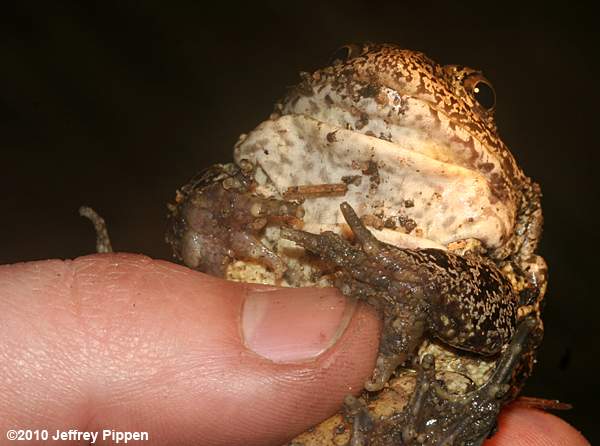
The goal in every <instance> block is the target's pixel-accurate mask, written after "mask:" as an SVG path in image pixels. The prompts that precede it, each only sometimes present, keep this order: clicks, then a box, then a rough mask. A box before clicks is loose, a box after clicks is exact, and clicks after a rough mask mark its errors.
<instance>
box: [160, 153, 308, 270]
mask: <svg viewBox="0 0 600 446" xmlns="http://www.w3.org/2000/svg"><path fill="white" fill-rule="evenodd" d="M252 178H253V171H252V170H251V167H250V168H249V167H248V166H247V165H243V166H242V167H238V166H236V165H233V164H226V165H216V166H213V167H212V168H210V169H208V170H207V171H206V172H204V173H203V174H202V175H201V176H199V177H198V178H196V179H195V180H193V181H192V182H190V183H189V184H188V185H186V186H185V187H183V188H182V189H181V190H180V191H179V193H178V196H177V199H176V204H175V205H173V206H171V209H170V210H171V215H170V230H169V232H168V234H167V242H169V243H170V244H171V246H172V247H173V251H174V252H175V255H176V256H177V257H179V258H180V259H181V260H183V262H184V263H185V264H186V265H187V266H189V267H190V268H194V269H198V270H200V271H203V272H207V273H210V274H213V275H217V276H224V274H225V271H226V269H227V266H228V265H229V264H230V263H231V262H232V261H234V260H238V259H240V260H241V259H245V260H256V261H258V262H259V263H262V264H264V265H266V266H267V267H269V268H270V269H271V270H272V271H274V272H275V275H276V276H277V277H281V276H282V274H283V272H284V271H285V265H284V264H283V262H282V261H281V259H280V258H279V257H278V256H277V255H276V254H275V253H274V252H272V251H271V250H270V249H269V248H268V247H266V246H265V245H263V244H262V243H261V241H260V235H261V233H262V231H263V230H264V228H265V227H266V225H267V224H268V223H269V222H271V221H273V220H277V221H279V222H282V223H289V224H294V223H297V222H299V221H300V219H301V218H302V216H303V210H302V207H301V206H300V204H298V203H294V202H291V201H285V200H279V199H275V198H264V197H260V196H258V195H255V194H253V192H252V191H253V188H254V187H255V184H254V183H253V179H252Z"/></svg>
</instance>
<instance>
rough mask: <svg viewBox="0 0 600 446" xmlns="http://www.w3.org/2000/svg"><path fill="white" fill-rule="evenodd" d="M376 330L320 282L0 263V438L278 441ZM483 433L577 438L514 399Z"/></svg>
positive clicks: (160, 268) (500, 441)
mask: <svg viewBox="0 0 600 446" xmlns="http://www.w3.org/2000/svg"><path fill="white" fill-rule="evenodd" d="M378 335H379V321H378V318H377V316H376V314H375V313H374V312H373V311H372V309H371V308H369V307H368V306H363V305H357V306H356V307H355V306H354V305H353V304H351V303H349V301H347V300H346V299H345V298H343V297H342V296H341V295H340V294H339V292H337V291H336V290H333V289H316V288H310V289H302V290H298V289H275V288H271V287H264V286H257V285H250V284H239V283H232V282H226V281H223V280H220V279H216V278H214V277H210V276H207V275H204V274H201V273H197V272H194V271H191V270H189V269H187V268H184V267H181V266H178V265H174V264H171V263H168V262H163V261H156V260H151V259H149V258H147V257H142V256H136V255H128V254H111V255H93V256H87V257H82V258H79V259H76V260H73V261H65V262H63V261H58V260H49V261H42V262H31V263H21V264H15V265H5V266H0V339H1V341H0V402H1V404H0V435H1V436H0V443H2V444H12V442H9V441H8V440H6V438H5V436H4V433H5V432H7V431H8V430H9V429H47V430H48V431H49V434H50V436H52V435H54V434H55V433H56V431H57V430H60V431H69V429H76V430H78V431H80V432H97V431H102V430H103V429H112V430H114V431H121V432H125V431H129V432H131V431H145V432H148V433H149V441H147V442H144V443H146V444H190V445H192V444H196V445H203V446H209V445H228V446H232V445H245V446H248V445H261V446H263V445H281V444H283V443H285V442H286V441H287V440H289V439H290V438H292V437H293V436H295V435H296V434H298V433H300V432H302V431H304V430H306V429H308V428H309V427H311V426H313V425H315V424H317V423H318V422H319V421H322V420H323V419H325V418H327V417H328V416H330V415H331V414H333V413H334V412H336V410H338V409H339V408H340V406H341V403H342V400H343V398H344V396H345V395H346V394H348V393H357V392H359V391H360V389H361V388H362V385H363V383H364V382H365V380H366V379H367V377H368V376H369V375H370V373H371V371H372V368H373V365H374V362H375V357H376V353H377V346H378ZM4 442H6V443H4ZM49 443H52V442H49ZM55 443H56V444H58V442H55ZM79 443H81V442H77V441H73V442H68V441H61V442H60V444H79ZM20 444H25V443H24V442H20ZM96 444H111V443H110V442H109V441H104V442H103V441H100V440H99V441H97V442H96ZM140 444H141V443H140ZM486 444H488V445H489V446H502V445H516V446H518V445H523V446H525V445H528V446H533V445H540V446H541V445H544V446H550V445H567V444H568V445H586V444H588V443H587V442H586V440H585V439H584V438H583V437H582V436H581V435H580V434H579V433H578V432H577V431H576V430H574V429H573V428H572V427H570V426H568V425H567V424H566V423H565V422H563V421H562V420H560V419H559V418H556V417H554V416H553V415H550V414H547V413H543V412H539V411H534V410H530V409H524V408H520V407H514V408H512V409H508V410H506V411H505V412H504V414H503V415H502V417H501V418H500V429H499V432H498V433H497V434H496V435H495V436H494V437H493V438H492V439H491V440H490V441H489V442H488V443H486Z"/></svg>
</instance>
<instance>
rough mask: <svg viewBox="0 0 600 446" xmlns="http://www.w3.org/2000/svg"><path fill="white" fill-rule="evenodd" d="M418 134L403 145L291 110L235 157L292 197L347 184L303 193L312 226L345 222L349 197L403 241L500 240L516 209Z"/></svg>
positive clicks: (387, 234) (268, 188)
mask: <svg viewBox="0 0 600 446" xmlns="http://www.w3.org/2000/svg"><path fill="white" fill-rule="evenodd" d="M407 133H409V132H407ZM410 137H411V136H410V135H409V136H406V137H405V139H403V141H402V144H398V143H397V142H391V141H388V140H386V139H382V138H380V137H376V136H373V135H371V134H368V133H362V132H358V131H355V130H350V129H346V128H343V127H341V126H337V125H332V124H330V123H327V122H323V121H321V120H318V119H315V118H314V117H309V116H306V115H304V114H288V115H283V116H279V117H273V118H272V119H270V120H268V121H265V122H263V123H262V124H261V125H259V126H258V127H257V128H256V129H255V130H254V131H253V132H251V133H250V134H249V135H248V136H247V137H246V138H244V139H242V140H240V142H238V144H237V145H236V148H235V152H234V157H235V159H236V162H238V163H239V162H241V160H243V159H246V160H249V161H250V162H252V163H254V164H255V165H257V167H258V168H259V169H260V175H258V177H259V178H262V180H260V181H259V189H260V190H259V192H262V193H265V194H278V195H280V196H284V197H285V196H286V192H287V191H289V190H290V189H293V188H296V189H297V188H298V186H305V185H310V186H318V185H329V186H331V185H339V186H340V188H331V190H334V191H336V193H334V194H331V195H327V194H319V195H318V196H310V195H307V196H305V197H301V198H304V199H305V201H304V204H303V206H304V208H305V211H306V214H305V217H304V222H305V229H307V230H309V231H311V232H320V231H321V230H323V229H330V228H332V227H333V228H338V230H339V229H341V228H342V227H343V225H344V220H343V217H342V215H341V213H340V212H339V203H340V202H341V201H348V202H349V203H350V204H351V205H352V206H353V207H354V208H355V209H356V210H357V212H358V213H359V214H360V215H362V216H369V217H370V218H369V223H368V224H369V225H370V226H371V227H372V228H374V229H377V230H378V231H379V233H378V234H377V235H378V237H380V238H382V239H384V240H385V241H388V242H390V243H393V244H396V245H400V246H407V247H424V246H427V247H445V246H447V245H448V244H450V243H452V242H455V241H458V240H465V239H477V240H480V241H481V242H482V243H484V244H485V245H486V246H488V247H495V246H499V245H500V244H501V243H502V241H503V238H504V237H506V236H507V235H508V230H509V228H511V227H512V223H513V221H514V216H515V210H514V209H512V208H510V207H508V206H507V205H505V204H504V203H503V202H500V201H498V200H497V199H496V198H495V197H494V194H493V192H492V189H491V188H490V186H489V182H488V181H487V179H486V178H485V177H484V176H483V175H482V174H481V173H479V172H477V171H474V170H471V169H467V168H465V167H462V166H460V165H456V164H454V163H451V162H447V161H442V160H439V159H435V158H434V157H432V156H430V155H428V154H424V153H420V152H419V151H415V150H412V148H406V147H405V141H406V140H407V139H408V138H410ZM413 137H414V138H415V140H416V138H418V137H419V136H418V134H417V133H414V136H413ZM340 190H341V191H342V193H340Z"/></svg>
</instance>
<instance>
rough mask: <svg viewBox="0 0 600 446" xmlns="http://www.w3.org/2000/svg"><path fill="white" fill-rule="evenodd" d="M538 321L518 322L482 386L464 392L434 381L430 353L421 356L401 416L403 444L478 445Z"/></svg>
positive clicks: (493, 422)
mask: <svg viewBox="0 0 600 446" xmlns="http://www.w3.org/2000/svg"><path fill="white" fill-rule="evenodd" d="M536 326H537V323H536V321H535V319H533V318H530V319H526V320H524V321H522V322H521V323H520V324H519V326H518V328H517V330H516V332H515V335H514V336H513V338H512V340H511V342H510V344H509V345H508V348H507V349H506V350H505V351H504V353H502V355H501V357H500V359H499V361H498V364H497V366H496V369H495V370H494V373H493V374H492V376H491V377H490V379H489V380H488V382H487V383H486V384H484V385H483V386H481V387H479V388H478V389H476V390H473V391H470V392H467V393H465V394H455V393H452V392H450V391H448V390H447V389H446V388H445V386H444V385H443V383H442V382H441V381H439V380H437V379H436V371H435V361H434V359H433V356H431V355H425V356H424V357H423V359H422V361H421V364H420V365H419V366H418V368H417V373H418V375H417V384H416V388H415V391H414V393H413V396H412V398H411V401H410V403H409V405H408V407H407V408H406V409H405V412H404V414H403V417H404V420H403V421H402V425H403V428H402V432H401V435H402V439H403V442H404V443H403V444H406V445H413V444H414V445H416V444H419V445H421V444H426V445H433V444H436V445H437V444H444V445H454V444H460V445H467V446H474V445H480V444H482V443H483V441H484V440H485V439H486V438H488V437H489V436H490V434H491V433H492V432H493V429H494V427H495V425H496V419H497V417H498V414H499V412H500V409H501V408H502V406H503V405H504V404H505V403H506V402H507V401H508V400H509V399H510V398H511V395H510V390H511V385H512V380H513V375H514V372H515V371H516V370H517V368H518V365H519V363H520V361H521V359H522V358H523V355H524V354H527V352H528V351H529V350H530V349H531V348H533V347H534V345H533V344H534V343H532V342H530V341H531V340H533V339H534V338H535V336H531V334H532V332H533V331H534V329H535V327H536Z"/></svg>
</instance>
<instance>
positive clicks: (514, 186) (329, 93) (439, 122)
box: [281, 44, 523, 202]
mask: <svg viewBox="0 0 600 446" xmlns="http://www.w3.org/2000/svg"><path fill="white" fill-rule="evenodd" d="M321 100H323V101H325V102H324V103H323V102H321ZM495 103H496V101H495V92H494V88H493V87H492V85H491V83H490V82H489V81H488V80H487V79H486V78H485V77H484V76H483V75H482V74H481V72H479V71H477V70H473V69H471V68H467V67H462V66H457V65H445V66H444V65H439V64H437V63H435V62H434V61H432V60H431V59H429V58H428V57H426V56H425V55H424V54H422V53H419V52H415V51H410V50H405V49H401V48H398V47H397V46H395V45H390V44H364V45H346V46H344V47H342V48H340V49H339V50H338V51H337V52H336V53H335V54H334V56H333V58H332V62H331V64H330V65H329V66H327V67H325V68H322V69H320V70H317V71H316V72H314V73H313V74H304V75H303V82H302V83H301V84H300V85H299V86H298V87H296V88H295V89H294V90H293V91H292V92H291V93H290V94H289V95H288V97H287V98H286V99H285V100H284V101H283V104H282V105H281V110H282V111H283V112H284V113H303V114H307V115H310V116H312V117H315V118H317V119H319V120H321V121H325V122H330V123H332V124H335V125H340V126H343V127H345V128H348V129H352V130H356V131H360V132H362V133H365V134H369V135H372V136H377V137H379V138H382V139H387V140H388V141H391V142H394V143H397V144H399V145H401V146H402V147H404V148H408V149H411V150H414V151H417V152H420V153H422V154H424V155H426V156H428V157H430V158H433V159H436V160H439V161H443V162H448V163H451V164H454V165H459V166H462V167H465V168H467V169H471V170H475V171H478V172H480V173H482V174H483V175H484V176H485V177H486V178H487V179H488V181H489V182H490V187H491V188H492V191H493V193H494V196H495V197H496V198H497V199H498V200H500V201H503V202H507V201H514V200H517V199H518V197H517V195H518V192H517V191H518V189H519V187H520V186H521V183H522V181H523V174H522V173H521V171H520V169H519V168H518V167H517V164H516V162H515V160H514V158H513V156H512V154H511V153H510V151H509V150H508V148H507V147H506V145H505V144H504V143H503V142H502V140H501V139H500V138H499V136H498V133H497V131H496V125H495V122H494V109H495V105H496V104H495Z"/></svg>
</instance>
